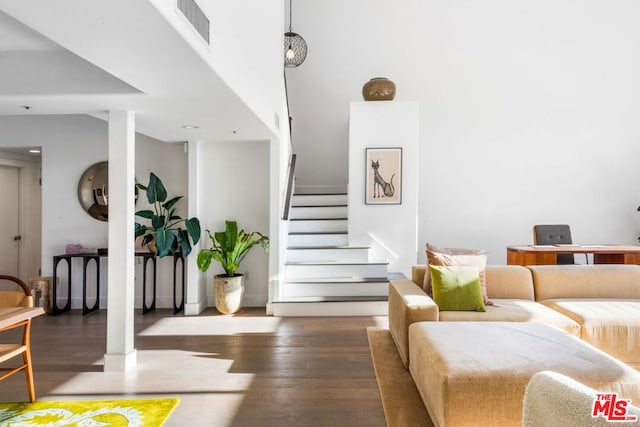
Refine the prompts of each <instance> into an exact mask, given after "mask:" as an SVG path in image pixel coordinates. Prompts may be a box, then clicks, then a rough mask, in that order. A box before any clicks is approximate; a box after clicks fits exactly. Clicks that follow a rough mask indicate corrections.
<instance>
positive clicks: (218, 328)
mask: <svg viewBox="0 0 640 427" xmlns="http://www.w3.org/2000/svg"><path fill="white" fill-rule="evenodd" d="M280 321H281V319H280V318H277V317H271V316H269V317H267V316H249V317H236V316H223V315H221V316H187V317H171V318H165V319H161V320H159V321H158V322H156V323H154V324H153V325H151V326H149V327H147V328H146V329H145V330H144V331H141V332H140V333H139V334H138V335H142V336H164V335H234V334H248V333H253V334H267V333H274V332H276V331H277V330H278V327H279V326H280Z"/></svg>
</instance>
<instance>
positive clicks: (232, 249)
mask: <svg viewBox="0 0 640 427" xmlns="http://www.w3.org/2000/svg"><path fill="white" fill-rule="evenodd" d="M207 234H208V235H209V239H211V247H210V248H207V249H201V250H200V252H198V260H197V263H198V268H199V269H200V270H201V271H203V272H204V271H207V270H208V269H209V266H210V265H211V261H213V260H215V261H218V262H219V263H220V265H221V266H222V268H223V269H224V274H218V275H216V276H214V278H213V292H214V301H215V305H216V308H217V309H218V311H219V312H220V313H223V314H233V313H236V312H237V311H238V310H240V308H241V307H242V297H243V295H244V276H243V275H242V274H238V273H237V271H238V268H240V263H241V262H242V260H243V259H244V257H245V256H247V253H248V252H249V249H251V248H252V247H254V246H255V245H260V246H261V247H262V248H263V249H264V250H265V251H268V250H269V238H268V237H267V236H264V235H262V234H261V233H258V232H257V231H254V232H251V233H247V232H245V231H244V230H242V229H240V230H238V224H237V223H236V221H225V230H224V231H220V232H216V233H214V234H213V235H211V233H210V232H209V230H207Z"/></svg>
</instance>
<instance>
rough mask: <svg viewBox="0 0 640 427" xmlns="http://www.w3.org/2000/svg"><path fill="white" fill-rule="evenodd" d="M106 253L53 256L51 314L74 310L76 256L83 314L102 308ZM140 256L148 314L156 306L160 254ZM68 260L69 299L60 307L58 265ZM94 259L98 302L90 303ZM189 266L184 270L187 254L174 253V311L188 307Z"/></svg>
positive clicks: (140, 253) (145, 308) (138, 254)
mask: <svg viewBox="0 0 640 427" xmlns="http://www.w3.org/2000/svg"><path fill="white" fill-rule="evenodd" d="M106 256H107V254H106V253H89V254H62V255H54V257H53V283H52V286H51V295H52V303H51V305H52V308H51V314H53V315H55V314H59V313H64V312H65V311H69V310H71V283H72V282H73V279H72V270H71V262H72V260H73V259H74V258H79V259H82V314H87V313H91V312H92V311H95V310H98V309H99V308H100V267H101V258H103V257H106ZM135 256H136V257H141V258H142V314H147V313H148V312H150V311H152V310H155V309H156V272H157V268H156V267H157V265H156V262H157V260H158V259H157V257H156V256H155V254H153V253H152V252H136V253H135ZM62 261H65V262H66V264H67V283H66V285H67V301H66V302H65V303H64V306H63V307H62V308H60V307H58V298H57V294H58V289H57V288H58V283H57V278H58V267H59V266H60V263H61V262H62ZM91 261H93V262H95V265H96V278H95V286H96V301H95V302H94V304H93V305H92V306H91V307H89V306H88V305H87V267H88V266H89V263H90V262H91ZM149 262H151V263H152V265H153V294H152V299H151V303H150V304H147V264H148V263H149ZM178 263H180V264H181V271H182V274H181V276H182V277H181V283H180V288H181V291H182V298H181V300H180V303H179V304H178V302H177V297H178V296H177V265H178ZM184 288H185V270H184V257H183V256H182V253H180V252H179V253H176V254H173V314H176V313H178V312H180V311H182V310H183V309H184V295H185V289H184Z"/></svg>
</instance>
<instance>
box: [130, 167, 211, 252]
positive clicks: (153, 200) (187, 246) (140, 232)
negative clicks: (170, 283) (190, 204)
mask: <svg viewBox="0 0 640 427" xmlns="http://www.w3.org/2000/svg"><path fill="white" fill-rule="evenodd" d="M136 187H137V188H139V189H140V190H144V191H145V192H146V194H147V200H148V201H149V204H150V205H151V206H152V209H143V210H139V211H137V212H136V216H139V217H141V218H145V219H148V220H149V221H150V224H149V225H143V224H140V223H138V222H136V224H135V232H136V238H138V237H142V245H143V246H145V245H149V246H151V250H152V251H153V252H155V253H156V256H158V257H160V258H162V257H165V256H167V255H170V254H175V253H178V252H180V251H182V255H183V256H185V257H186V256H187V255H189V254H190V253H191V248H192V246H193V245H195V244H196V243H198V241H199V240H200V233H201V230H200V221H199V220H198V218H196V217H193V218H189V219H183V218H182V217H180V216H179V215H176V213H175V210H176V204H177V203H178V201H180V199H182V197H183V196H176V197H172V198H171V199H169V200H167V190H166V188H165V186H164V184H162V180H161V179H160V178H158V177H157V176H156V175H155V174H154V173H153V172H152V173H150V174H149V184H147V185H146V186H145V185H142V184H140V183H137V184H136ZM183 225H184V228H183V227H182V226H183ZM192 242H193V243H192Z"/></svg>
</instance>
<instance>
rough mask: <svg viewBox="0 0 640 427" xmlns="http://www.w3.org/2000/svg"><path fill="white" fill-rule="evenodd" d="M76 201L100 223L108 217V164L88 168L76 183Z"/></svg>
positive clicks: (103, 163)
mask: <svg viewBox="0 0 640 427" xmlns="http://www.w3.org/2000/svg"><path fill="white" fill-rule="evenodd" d="M78 199H79V200H80V204H81V205H82V207H83V209H84V210H85V211H87V213H88V214H89V215H91V216H92V217H94V218H95V219H97V220H100V221H107V220H108V216H109V163H108V162H100V163H96V164H95V165H91V166H89V168H87V170H86V171H84V173H83V174H82V177H80V182H78Z"/></svg>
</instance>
